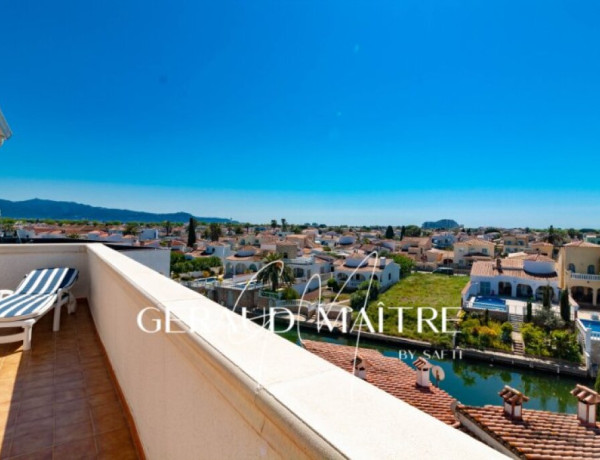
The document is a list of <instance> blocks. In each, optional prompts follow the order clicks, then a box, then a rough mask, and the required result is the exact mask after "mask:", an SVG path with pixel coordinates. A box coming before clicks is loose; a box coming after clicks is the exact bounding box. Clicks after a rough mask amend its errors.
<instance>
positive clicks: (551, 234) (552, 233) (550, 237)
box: [546, 225, 556, 244]
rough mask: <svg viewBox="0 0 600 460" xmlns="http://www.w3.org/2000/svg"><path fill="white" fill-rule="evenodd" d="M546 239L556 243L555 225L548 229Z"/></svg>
mask: <svg viewBox="0 0 600 460" xmlns="http://www.w3.org/2000/svg"><path fill="white" fill-rule="evenodd" d="M546 240H547V241H548V243H550V244H555V243H556V232H555V231H554V226H553V225H550V228H549V229H548V237H547V238H546Z"/></svg>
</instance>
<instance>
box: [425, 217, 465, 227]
mask: <svg viewBox="0 0 600 460" xmlns="http://www.w3.org/2000/svg"><path fill="white" fill-rule="evenodd" d="M422 227H423V228H425V229H435V228H458V227H460V225H458V222H456V221H455V220H452V219H441V220H438V221H435V222H423V225H422Z"/></svg>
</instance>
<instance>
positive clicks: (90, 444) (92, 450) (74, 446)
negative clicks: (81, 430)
mask: <svg viewBox="0 0 600 460" xmlns="http://www.w3.org/2000/svg"><path fill="white" fill-rule="evenodd" d="M54 458H55V459H63V458H64V459H69V460H83V459H92V458H96V440H95V439H94V438H93V437H91V436H90V437H88V438H83V439H78V440H77V441H72V442H69V443H66V444H61V445H56V446H54Z"/></svg>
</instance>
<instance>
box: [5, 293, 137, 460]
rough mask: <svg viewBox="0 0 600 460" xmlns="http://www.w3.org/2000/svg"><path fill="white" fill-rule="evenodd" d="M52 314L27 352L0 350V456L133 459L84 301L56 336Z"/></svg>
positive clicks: (11, 346) (11, 347) (37, 327)
mask: <svg viewBox="0 0 600 460" xmlns="http://www.w3.org/2000/svg"><path fill="white" fill-rule="evenodd" d="M52 316H53V314H52V312H50V313H49V314H47V315H46V316H45V317H44V318H42V320H41V321H39V322H38V324H36V325H35V326H34V328H33V340H32V349H31V351H26V352H24V351H22V346H21V344H20V343H15V344H7V345H0V458H2V459H9V458H10V459H76V458H110V459H135V458H137V454H136V450H135V448H134V444H133V441H132V437H131V432H130V430H129V428H128V424H127V421H126V418H125V415H124V412H123V408H122V407H121V404H120V402H119V399H118V397H117V392H116V390H115V386H114V384H113V382H112V380H111V377H110V374H109V372H108V362H107V359H106V356H105V355H104V353H103V350H102V347H101V345H100V343H99V339H98V338H97V336H96V332H95V329H94V323H93V321H92V317H91V314H90V311H89V309H88V306H87V304H86V303H85V302H80V303H79V305H78V308H77V312H76V313H75V314H73V315H68V314H66V311H63V315H62V318H61V330H60V331H59V332H57V333H53V332H52Z"/></svg>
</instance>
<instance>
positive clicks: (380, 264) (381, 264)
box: [379, 257, 386, 268]
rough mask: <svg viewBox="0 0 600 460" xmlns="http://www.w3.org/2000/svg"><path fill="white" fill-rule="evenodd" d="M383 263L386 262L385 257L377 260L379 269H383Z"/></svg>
mask: <svg viewBox="0 0 600 460" xmlns="http://www.w3.org/2000/svg"><path fill="white" fill-rule="evenodd" d="M385 261H386V258H385V257H381V258H380V259H379V267H381V268H385Z"/></svg>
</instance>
